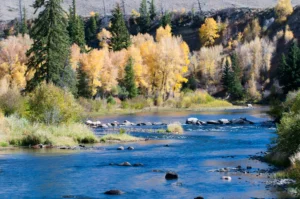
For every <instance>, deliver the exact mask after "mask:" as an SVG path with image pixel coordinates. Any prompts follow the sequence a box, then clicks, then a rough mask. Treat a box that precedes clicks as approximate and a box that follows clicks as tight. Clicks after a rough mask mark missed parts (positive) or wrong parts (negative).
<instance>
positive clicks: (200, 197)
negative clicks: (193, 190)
mask: <svg viewBox="0 0 300 199" xmlns="http://www.w3.org/2000/svg"><path fill="white" fill-rule="evenodd" d="M194 199H204V198H203V197H202V196H198V197H196V198H194Z"/></svg>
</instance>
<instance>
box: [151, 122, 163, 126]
mask: <svg viewBox="0 0 300 199" xmlns="http://www.w3.org/2000/svg"><path fill="white" fill-rule="evenodd" d="M153 125H154V126H162V125H163V123H162V122H153Z"/></svg>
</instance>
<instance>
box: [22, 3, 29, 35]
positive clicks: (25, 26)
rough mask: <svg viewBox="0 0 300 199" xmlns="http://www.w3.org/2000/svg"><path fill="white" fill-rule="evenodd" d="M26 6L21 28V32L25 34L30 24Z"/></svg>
mask: <svg viewBox="0 0 300 199" xmlns="http://www.w3.org/2000/svg"><path fill="white" fill-rule="evenodd" d="M26 15H27V14H26V8H25V7H24V8H23V17H22V23H21V30H20V33H21V34H22V35H23V36H24V35H25V34H28V32H29V31H28V25H27V16H26Z"/></svg>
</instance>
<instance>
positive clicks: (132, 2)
mask: <svg viewBox="0 0 300 199" xmlns="http://www.w3.org/2000/svg"><path fill="white" fill-rule="evenodd" d="M33 2H34V0H22V3H23V5H24V6H25V7H26V8H27V10H28V15H29V17H33V15H32V13H33V9H32V8H31V5H32V4H33ZM71 2H72V0H64V3H63V4H64V8H65V9H67V8H68V7H69V5H70V4H71ZM103 2H105V8H106V12H107V13H109V11H110V10H111V9H112V8H113V7H114V5H115V4H116V3H117V2H120V0H109V1H105V0H104V1H102V0H77V8H78V14H79V15H82V16H87V15H89V13H90V12H91V11H94V12H98V13H101V14H103V13H104V3H103ZM200 2H201V3H202V9H203V10H204V11H208V10H219V9H224V8H229V7H247V8H268V7H273V6H274V5H275V4H276V2H277V0H260V1H259V0H213V1H211V0H200ZM292 3H293V4H294V5H299V4H300V0H292ZM139 4H140V0H125V10H126V13H127V14H130V12H131V10H132V9H138V8H139ZM156 6H157V10H162V9H163V10H181V9H182V8H185V9H186V10H191V9H192V8H194V9H195V10H198V3H197V0H172V1H167V0H156ZM0 13H1V14H0V20H1V21H6V20H12V19H14V18H16V17H18V15H19V0H9V1H1V7H0Z"/></svg>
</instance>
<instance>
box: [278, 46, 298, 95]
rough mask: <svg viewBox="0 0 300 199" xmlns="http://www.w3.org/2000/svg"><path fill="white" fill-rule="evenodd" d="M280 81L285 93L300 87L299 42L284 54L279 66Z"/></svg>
mask: <svg viewBox="0 0 300 199" xmlns="http://www.w3.org/2000/svg"><path fill="white" fill-rule="evenodd" d="M278 72H279V74H278V76H279V82H280V84H281V85H282V86H283V88H284V91H285V93H288V92H289V91H293V90H297V89H299V87H300V48H299V46H298V43H297V42H294V43H293V45H292V46H291V47H290V50H289V52H288V54H287V55H285V54H283V55H282V60H281V64H280V67H279V71H278Z"/></svg>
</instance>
